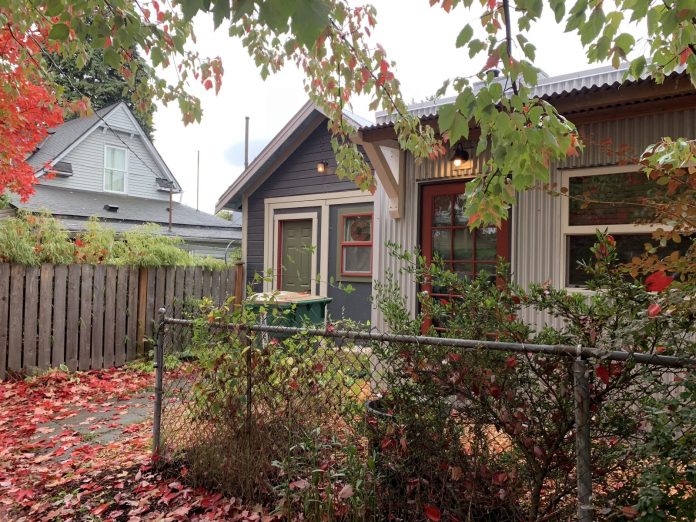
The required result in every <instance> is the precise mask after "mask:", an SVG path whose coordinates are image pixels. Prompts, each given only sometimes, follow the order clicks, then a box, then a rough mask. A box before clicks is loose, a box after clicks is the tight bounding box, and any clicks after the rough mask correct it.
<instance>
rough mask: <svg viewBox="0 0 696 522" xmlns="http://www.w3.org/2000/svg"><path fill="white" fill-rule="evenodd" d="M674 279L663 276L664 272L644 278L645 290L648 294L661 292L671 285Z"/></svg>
mask: <svg viewBox="0 0 696 522" xmlns="http://www.w3.org/2000/svg"><path fill="white" fill-rule="evenodd" d="M672 281H674V278H673V277H671V276H668V275H667V274H665V272H664V270H660V271H658V272H655V273H654V274H650V275H649V276H648V277H646V278H645V289H646V290H647V291H648V292H662V291H663V290H664V289H665V288H667V287H668V286H669V285H671V284H672Z"/></svg>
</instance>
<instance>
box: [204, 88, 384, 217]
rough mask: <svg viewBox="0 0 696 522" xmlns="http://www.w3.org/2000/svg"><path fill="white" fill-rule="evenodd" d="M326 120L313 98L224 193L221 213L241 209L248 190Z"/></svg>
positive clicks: (356, 122) (354, 121) (353, 119)
mask: <svg viewBox="0 0 696 522" xmlns="http://www.w3.org/2000/svg"><path fill="white" fill-rule="evenodd" d="M343 116H344V117H345V118H346V119H347V120H348V122H349V123H350V124H351V125H353V126H354V127H355V128H357V129H359V128H360V127H363V126H365V125H371V124H372V122H370V121H369V120H366V119H364V118H361V117H359V116H356V115H355V114H352V113H350V112H348V111H343ZM325 119H326V115H325V114H324V112H323V111H322V110H321V109H320V108H319V107H317V106H316V104H315V103H314V102H312V101H311V100H310V101H308V102H307V103H305V104H304V105H303V106H302V108H301V109H300V110H299V111H297V113H296V114H295V115H294V116H293V117H292V118H290V121H288V123H286V124H285V126H284V127H283V128H282V129H280V131H279V132H278V134H276V135H275V137H274V138H273V139H272V140H271V141H270V142H269V143H268V145H266V146H265V147H264V148H263V150H262V151H261V152H260V153H259V154H258V155H257V156H256V157H255V158H254V159H253V160H252V162H251V163H249V166H248V167H247V168H246V169H244V171H243V172H242V173H241V174H240V175H239V177H237V179H235V180H234V182H232V184H231V185H230V186H229V187H228V188H227V190H226V191H225V192H224V193H223V194H222V196H220V198H219V199H218V201H217V203H216V204H215V211H216V212H219V211H220V210H222V209H224V208H227V209H235V210H237V209H239V208H240V207H241V204H242V194H243V192H244V189H246V188H249V187H250V186H251V185H252V184H253V183H254V182H255V181H256V180H258V179H260V178H262V177H263V176H267V175H270V174H271V173H272V172H273V171H274V170H275V169H274V168H272V167H273V166H274V165H276V163H277V161H278V160H279V159H280V158H283V157H287V156H289V155H290V154H291V153H292V152H293V151H295V150H296V149H297V148H298V147H299V146H300V145H301V144H302V141H303V139H304V137H305V133H306V131H308V130H314V129H316V128H317V127H318V126H319V124H320V123H321V122H322V121H324V120H325ZM276 167H277V165H276Z"/></svg>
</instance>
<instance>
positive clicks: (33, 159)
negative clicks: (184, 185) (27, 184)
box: [27, 101, 181, 192]
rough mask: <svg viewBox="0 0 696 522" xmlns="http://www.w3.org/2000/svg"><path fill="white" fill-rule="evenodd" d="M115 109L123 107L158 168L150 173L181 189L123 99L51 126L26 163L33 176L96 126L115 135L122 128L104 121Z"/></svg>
mask: <svg viewBox="0 0 696 522" xmlns="http://www.w3.org/2000/svg"><path fill="white" fill-rule="evenodd" d="M118 109H121V110H124V112H125V114H126V116H127V117H128V119H129V120H130V122H131V124H132V125H133V127H134V128H135V129H136V132H137V134H138V135H139V136H140V138H141V139H142V140H143V144H144V145H145V148H146V149H147V151H148V152H149V153H150V154H151V155H152V157H153V159H154V160H155V163H156V164H157V166H158V167H159V169H160V174H159V175H158V173H156V172H153V176H155V177H158V178H159V177H164V178H165V179H168V180H169V181H173V182H174V186H175V190H174V192H181V185H180V184H179V182H178V181H177V180H176V178H175V177H174V175H173V174H172V172H171V171H170V170H169V167H167V164H166V163H165V162H164V160H163V159H162V156H160V153H159V152H158V151H157V149H156V148H155V146H154V145H153V143H152V142H151V141H150V138H148V137H147V134H145V131H143V129H142V127H141V126H140V124H139V123H138V120H137V119H136V118H135V116H134V115H133V113H132V112H131V110H130V109H129V108H128V105H126V104H125V102H123V101H120V102H117V103H114V104H111V105H109V106H107V107H104V108H102V109H99V110H97V111H94V113H93V114H92V115H90V116H85V117H84V118H74V119H72V120H68V121H66V122H65V123H63V124H62V125H59V126H58V127H55V128H53V129H51V130H50V131H49V135H48V136H47V137H46V139H44V140H43V141H42V142H41V143H40V144H39V145H38V146H37V148H36V150H35V151H34V152H33V153H32V155H31V156H29V157H28V158H27V163H28V164H29V165H31V166H32V167H33V168H34V173H35V174H36V176H37V177H40V176H42V175H43V174H45V169H44V165H46V164H47V163H50V164H51V166H55V165H56V164H57V163H60V162H61V160H62V159H63V158H64V157H65V156H66V155H67V154H68V153H69V152H70V151H71V150H73V149H74V148H75V147H77V146H78V145H79V144H80V143H81V142H82V141H83V140H84V139H86V138H87V137H88V136H89V135H90V134H92V133H93V132H94V131H95V130H96V129H98V128H104V127H105V128H108V129H110V130H111V131H112V132H114V134H116V135H118V134H117V132H118V131H124V129H120V128H114V126H113V125H111V124H110V123H108V121H107V117H108V116H109V115H110V114H112V113H115V112H116V111H117V110H118ZM124 146H125V147H126V148H127V149H128V150H130V151H131V153H132V154H133V155H134V156H136V157H137V156H138V154H137V153H135V152H134V151H132V150H131V148H130V147H129V146H128V145H127V144H124Z"/></svg>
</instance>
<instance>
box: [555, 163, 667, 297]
mask: <svg viewBox="0 0 696 522" xmlns="http://www.w3.org/2000/svg"><path fill="white" fill-rule="evenodd" d="M562 187H563V188H565V189H567V192H566V193H565V195H566V196H567V197H562V198H561V201H562V205H561V208H562V216H561V233H562V237H561V241H562V242H561V245H562V249H563V250H562V255H561V259H562V274H563V284H564V286H566V287H568V288H584V287H585V284H586V281H587V274H586V273H585V271H584V270H583V269H582V268H581V267H580V266H579V264H578V263H579V262H580V261H585V262H591V261H592V258H593V254H592V253H591V252H590V248H591V247H592V246H593V245H594V243H595V241H596V233H597V230H600V231H602V232H604V231H606V232H608V233H609V234H611V235H612V236H613V237H614V239H615V240H616V250H617V255H618V257H619V259H620V260H621V261H624V262H629V261H630V260H631V259H632V258H633V257H635V256H640V255H641V254H643V252H644V251H645V248H644V245H645V244H646V243H649V242H650V241H651V239H652V236H651V234H652V232H654V231H655V230H657V229H658V228H660V227H662V228H665V226H664V225H659V224H656V223H654V221H655V215H654V212H653V211H652V210H651V209H650V208H649V207H646V206H645V205H644V204H642V203H644V202H645V200H646V199H653V198H655V197H657V195H658V194H661V193H663V192H664V189H663V188H661V187H659V186H658V185H657V184H655V183H654V182H653V181H651V180H649V179H648V178H647V177H646V175H645V174H644V173H643V172H642V171H639V170H638V166H636V165H627V166H615V167H603V168H594V169H582V170H572V171H564V172H563V173H562ZM675 249H676V248H675V247H674V246H672V248H670V246H669V245H668V246H667V247H665V251H666V252H665V253H669V251H670V250H675Z"/></svg>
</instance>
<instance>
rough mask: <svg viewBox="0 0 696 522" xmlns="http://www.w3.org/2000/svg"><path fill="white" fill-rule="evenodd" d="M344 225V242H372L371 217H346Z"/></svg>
mask: <svg viewBox="0 0 696 522" xmlns="http://www.w3.org/2000/svg"><path fill="white" fill-rule="evenodd" d="M343 223H344V227H345V229H344V231H343V240H344V241H372V217H371V216H352V217H347V218H346V219H345V221H344V222H343Z"/></svg>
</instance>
